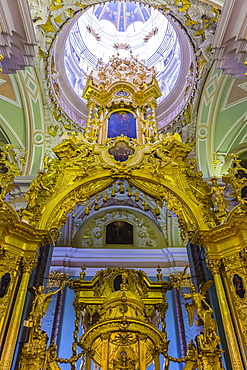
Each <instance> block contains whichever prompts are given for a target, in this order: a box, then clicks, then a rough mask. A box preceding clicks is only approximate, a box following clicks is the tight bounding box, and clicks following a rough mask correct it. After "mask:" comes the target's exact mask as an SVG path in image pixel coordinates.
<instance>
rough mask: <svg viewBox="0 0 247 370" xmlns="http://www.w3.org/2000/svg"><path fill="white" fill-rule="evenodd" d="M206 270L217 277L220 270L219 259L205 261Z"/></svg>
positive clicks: (220, 263) (220, 262)
mask: <svg viewBox="0 0 247 370" xmlns="http://www.w3.org/2000/svg"><path fill="white" fill-rule="evenodd" d="M206 264H207V267H208V269H209V270H210V271H211V272H212V274H213V275H219V274H220V272H221V268H222V261H221V260H220V259H209V258H207V259H206Z"/></svg>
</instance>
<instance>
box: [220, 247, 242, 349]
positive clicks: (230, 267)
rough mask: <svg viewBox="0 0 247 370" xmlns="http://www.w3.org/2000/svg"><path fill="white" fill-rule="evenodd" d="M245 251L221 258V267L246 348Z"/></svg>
mask: <svg viewBox="0 0 247 370" xmlns="http://www.w3.org/2000/svg"><path fill="white" fill-rule="evenodd" d="M245 253H246V251H245V249H243V250H242V251H241V252H239V253H237V255H234V256H231V257H228V258H223V259H222V265H223V267H224V271H225V274H226V279H227V283H228V287H229V290H230V294H231V299H232V300H233V303H234V304H233V306H234V310H236V313H237V317H238V319H239V320H240V325H241V326H242V333H243V337H244V342H245V345H246V346H247V279H246V273H247V271H246V265H245Z"/></svg>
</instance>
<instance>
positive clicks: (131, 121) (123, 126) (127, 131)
mask: <svg viewBox="0 0 247 370" xmlns="http://www.w3.org/2000/svg"><path fill="white" fill-rule="evenodd" d="M120 135H124V136H127V137H129V138H132V139H136V119H135V117H134V115H133V113H131V112H127V111H124V110H122V111H118V112H114V113H112V114H111V116H110V117H109V119H108V138H112V137H117V136H120Z"/></svg>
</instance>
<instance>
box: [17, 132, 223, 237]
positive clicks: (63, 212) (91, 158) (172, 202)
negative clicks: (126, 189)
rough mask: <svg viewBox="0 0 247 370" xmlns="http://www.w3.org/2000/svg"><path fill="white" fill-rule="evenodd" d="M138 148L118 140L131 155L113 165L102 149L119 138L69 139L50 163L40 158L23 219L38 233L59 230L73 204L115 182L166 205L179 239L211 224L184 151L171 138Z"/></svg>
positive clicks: (203, 191)
mask: <svg viewBox="0 0 247 370" xmlns="http://www.w3.org/2000/svg"><path fill="white" fill-rule="evenodd" d="M161 139H162V140H160V141H158V142H156V143H155V144H153V145H150V146H149V148H147V147H146V148H145V149H144V148H143V146H141V145H137V144H136V143H135V142H133V140H131V139H129V138H127V137H122V140H125V141H126V142H127V143H128V144H129V145H131V146H132V147H134V150H135V153H134V154H133V155H132V156H131V158H129V159H128V160H127V161H126V162H117V161H115V160H114V157H113V156H111V155H110V154H109V153H108V150H109V148H110V147H112V145H115V142H116V141H118V140H119V138H115V139H112V140H110V141H109V142H108V143H106V144H105V145H101V146H100V148H99V147H98V146H97V144H91V143H88V142H87V141H86V140H85V138H84V137H83V135H81V134H78V135H75V134H74V135H71V136H69V137H68V139H66V140H64V141H63V142H62V143H61V144H59V145H58V146H57V147H55V148H54V152H55V154H56V156H57V157H56V158H55V159H48V158H46V160H45V166H44V167H45V170H44V171H41V172H40V173H39V176H38V177H37V179H35V180H34V181H33V182H32V184H31V187H30V190H29V191H28V193H27V198H28V206H27V209H26V210H25V211H23V217H24V218H26V219H27V220H28V221H29V223H31V224H32V225H34V226H36V227H37V228H38V229H45V230H52V229H60V228H61V226H62V225H63V224H64V223H65V221H66V216H67V214H68V213H69V212H71V211H72V210H73V209H74V207H75V206H76V204H78V203H81V202H85V201H86V200H87V199H90V198H91V197H93V196H95V195H96V194H98V193H100V192H102V191H103V190H104V189H106V188H108V187H109V186H111V185H112V184H113V183H114V182H115V181H116V180H119V179H120V180H123V179H125V180H127V181H128V182H129V183H130V184H132V185H134V186H135V187H136V188H138V189H140V190H141V191H142V192H144V193H145V194H147V195H149V196H150V197H152V198H154V199H158V200H160V201H161V202H162V203H163V202H164V201H165V202H166V203H167V207H168V209H170V210H171V211H172V212H174V213H176V214H177V216H178V220H179V225H180V228H181V230H182V234H183V236H184V239H187V238H189V237H190V236H191V234H194V232H195V231H196V230H198V229H200V230H203V229H204V230H205V229H208V227H210V226H214V225H215V222H216V220H215V218H214V215H213V213H210V211H208V209H209V208H210V187H209V186H208V185H207V184H206V183H204V182H203V180H202V178H201V174H200V173H198V172H197V171H196V169H195V164H194V163H193V162H192V161H193V160H192V159H191V158H188V157H187V155H188V153H189V152H190V147H189V146H188V145H187V144H183V143H182V142H181V141H179V140H177V139H178V138H177V139H176V138H175V136H166V137H161Z"/></svg>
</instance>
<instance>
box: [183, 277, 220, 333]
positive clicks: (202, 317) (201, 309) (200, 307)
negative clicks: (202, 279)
mask: <svg viewBox="0 0 247 370" xmlns="http://www.w3.org/2000/svg"><path fill="white" fill-rule="evenodd" d="M212 283H213V282H212V280H210V281H207V282H206V283H204V284H201V285H200V292H199V293H196V287H195V285H194V284H193V285H192V286H191V288H190V294H185V293H183V291H182V288H180V291H181V293H182V295H183V297H184V299H186V300H187V299H191V300H192V302H191V303H185V307H186V310H187V312H188V317H189V325H190V326H192V325H193V321H194V311H196V314H197V317H198V321H197V322H196V324H197V325H205V324H207V323H208V319H209V317H211V313H212V312H213V310H212V308H211V307H210V305H209V304H208V303H207V302H206V300H205V298H206V292H207V291H208V289H209V288H210V287H211V285H212ZM205 306H206V307H207V309H206V308H205ZM209 314H210V315H209ZM211 319H212V317H211ZM212 320H213V319H212Z"/></svg>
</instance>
